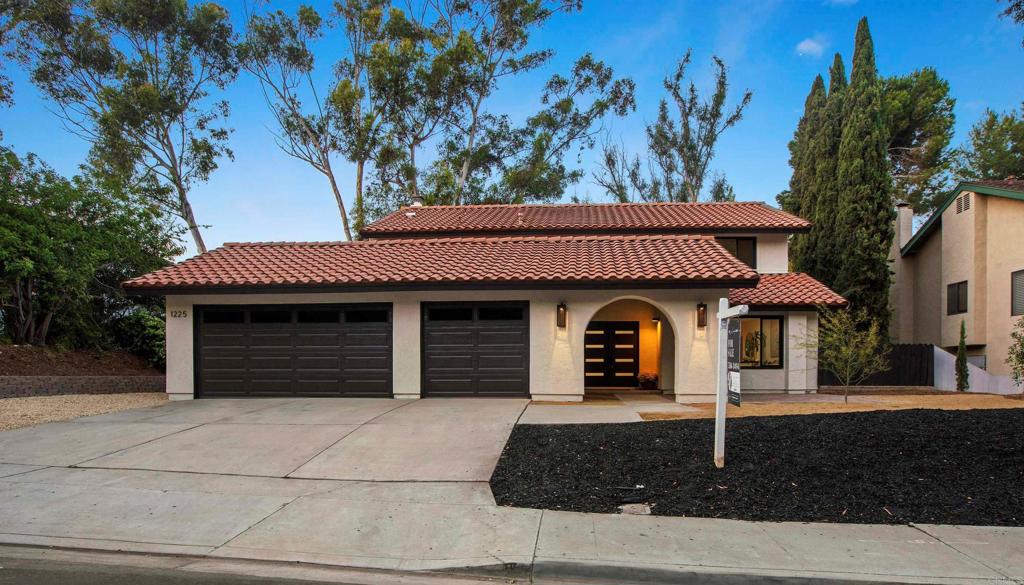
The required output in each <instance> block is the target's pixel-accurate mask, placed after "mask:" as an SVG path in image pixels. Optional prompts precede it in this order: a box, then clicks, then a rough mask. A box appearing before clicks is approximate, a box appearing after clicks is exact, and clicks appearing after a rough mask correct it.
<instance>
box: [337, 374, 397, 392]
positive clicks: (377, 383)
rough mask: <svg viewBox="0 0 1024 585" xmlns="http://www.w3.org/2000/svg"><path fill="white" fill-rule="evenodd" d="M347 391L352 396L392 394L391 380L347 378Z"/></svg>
mask: <svg viewBox="0 0 1024 585" xmlns="http://www.w3.org/2000/svg"><path fill="white" fill-rule="evenodd" d="M345 390H346V392H348V393H351V394H359V395H375V396H379V395H380V394H384V393H390V392H391V379H390V378H346V379H345Z"/></svg>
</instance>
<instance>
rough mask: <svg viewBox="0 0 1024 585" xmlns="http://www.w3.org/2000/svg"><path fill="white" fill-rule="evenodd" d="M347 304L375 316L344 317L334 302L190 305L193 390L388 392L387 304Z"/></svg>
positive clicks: (265, 393)
mask: <svg viewBox="0 0 1024 585" xmlns="http://www.w3.org/2000/svg"><path fill="white" fill-rule="evenodd" d="M351 307H357V308H356V309H354V311H355V312H354V315H355V317H354V318H361V319H364V320H366V319H373V320H374V321H373V322H359V323H348V322H346V320H345V318H344V315H345V313H344V311H345V310H346V309H345V306H337V305H335V306H329V305H282V306H274V307H272V308H267V307H241V308H231V309H221V308H213V309H210V308H206V307H197V310H196V315H197V324H196V327H197V341H198V347H197V348H196V353H197V359H196V367H197V378H196V383H197V385H196V388H197V393H198V395H199V396H210V397H214V396H348V395H359V396H391V394H392V373H391V367H392V347H391V339H392V336H391V322H390V321H391V319H390V312H391V308H390V306H389V305H376V304H370V305H358V306H355V305H353V306H351ZM206 312H212V313H219V314H217V315H214V317H213V318H214V319H215V320H218V321H223V320H225V319H227V318H226V317H224V315H225V314H230V315H229V316H230V317H231V319H230V320H231V322H217V323H206V322H204V316H205V314H206ZM382 315H383V318H381V316H382ZM261 320H262V321H263V322H256V321H261ZM268 320H273V321H275V322H266V321H268Z"/></svg>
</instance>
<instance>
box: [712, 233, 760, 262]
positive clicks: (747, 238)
mask: <svg viewBox="0 0 1024 585" xmlns="http://www.w3.org/2000/svg"><path fill="white" fill-rule="evenodd" d="M722 240H734V241H735V242H736V254H737V255H736V259H737V260H739V261H740V262H743V260H742V259H741V258H740V257H739V255H738V254H739V250H740V246H739V243H740V241H747V242H750V243H751V251H752V252H753V259H752V260H753V264H749V266H750V267H751V268H753V269H754V270H757V237H756V236H739V237H737V236H715V241H716V242H721V241H722ZM723 248H724V246H723ZM726 252H729V250H726ZM729 253H730V254H732V252H729ZM743 263H744V264H746V262H743Z"/></svg>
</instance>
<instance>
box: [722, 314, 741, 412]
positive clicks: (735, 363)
mask: <svg viewBox="0 0 1024 585" xmlns="http://www.w3.org/2000/svg"><path fill="white" fill-rule="evenodd" d="M726 324H727V325H726V332H725V335H726V344H727V345H726V347H727V349H726V351H725V360H726V361H725V368H726V371H727V372H728V376H727V377H726V382H727V383H728V385H729V386H728V391H729V404H735V405H736V406H739V405H740V320H739V319H727V320H726Z"/></svg>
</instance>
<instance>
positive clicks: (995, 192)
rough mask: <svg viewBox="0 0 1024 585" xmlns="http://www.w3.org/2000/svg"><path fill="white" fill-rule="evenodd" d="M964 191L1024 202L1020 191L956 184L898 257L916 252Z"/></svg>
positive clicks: (962, 183)
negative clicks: (944, 213)
mask: <svg viewBox="0 0 1024 585" xmlns="http://www.w3.org/2000/svg"><path fill="white" fill-rule="evenodd" d="M964 191H970V192H971V193H981V194H982V195H991V196H993V197H1006V198H1008V199H1017V200H1019V201H1024V193H1022V192H1020V191H1013V190H1010V189H1000V188H999V187H989V186H987V185H981V184H978V183H972V182H970V181H961V182H960V183H957V186H956V187H954V188H953V190H952V191H950V193H949V195H947V196H946V199H945V200H944V201H943V202H942V205H941V206H939V208H938V209H936V210H935V212H934V213H932V214H931V215H930V216H929V217H928V219H927V220H926V221H925V222H924V225H922V226H921V229H919V230H917V233H915V234H914V235H913V237H911V238H910V240H909V241H907V243H906V245H904V246H903V247H902V248H900V256H907V255H909V254H912V253H914V252H915V251H916V249H917V247H918V246H919V245H921V243H922V242H924V240H926V239H928V236H929V235H931V233H932V232H933V231H934V230H935V228H936V227H937V226H939V225H940V224H941V223H942V214H943V212H945V211H946V209H947V208H949V206H950V205H951V204H952V203H953V201H954V200H956V198H957V196H959V195H960V194H961V193H963V192H964Z"/></svg>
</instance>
